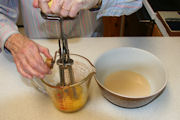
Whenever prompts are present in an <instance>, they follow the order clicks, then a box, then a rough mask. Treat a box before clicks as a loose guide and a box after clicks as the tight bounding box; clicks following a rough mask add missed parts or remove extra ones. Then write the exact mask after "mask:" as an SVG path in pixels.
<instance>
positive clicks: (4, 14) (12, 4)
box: [0, 0, 18, 49]
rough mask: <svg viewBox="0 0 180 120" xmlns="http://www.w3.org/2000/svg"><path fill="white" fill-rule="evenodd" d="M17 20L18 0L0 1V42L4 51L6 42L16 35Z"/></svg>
mask: <svg viewBox="0 0 180 120" xmlns="http://www.w3.org/2000/svg"><path fill="white" fill-rule="evenodd" d="M17 18H18V0H2V1H0V42H1V48H2V49H4V44H5V42H6V40H7V39H8V38H9V37H10V36H11V35H13V34H15V33H18V28H17V26H16V21H17Z"/></svg>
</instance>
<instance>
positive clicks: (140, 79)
mask: <svg viewBox="0 0 180 120" xmlns="http://www.w3.org/2000/svg"><path fill="white" fill-rule="evenodd" d="M104 86H105V87H106V88H108V89H109V90H111V91H113V92H115V93H119V94H121V95H125V96H133V97H141V96H147V95H150V93H151V87H150V84H149V82H148V80H147V79H146V78H145V77H144V76H142V75H141V74H138V73H136V72H132V71H117V72H114V73H111V74H110V75H108V76H107V77H106V79H105V81H104Z"/></svg>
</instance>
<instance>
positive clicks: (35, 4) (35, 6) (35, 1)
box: [33, 0, 39, 8]
mask: <svg viewBox="0 0 180 120" xmlns="http://www.w3.org/2000/svg"><path fill="white" fill-rule="evenodd" d="M33 7H34V8H39V4H38V0H33Z"/></svg>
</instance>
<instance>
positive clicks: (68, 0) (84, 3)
mask: <svg viewBox="0 0 180 120" xmlns="http://www.w3.org/2000/svg"><path fill="white" fill-rule="evenodd" d="M98 1H99V0H53V1H52V5H51V7H50V8H49V6H48V2H50V0H34V1H33V6H34V7H35V8H41V10H42V11H43V12H44V13H46V14H47V13H54V14H57V15H59V16H62V17H67V16H69V17H75V16H76V15H77V13H78V12H79V11H80V10H82V9H90V8H92V7H94V6H95V5H96V4H97V3H98Z"/></svg>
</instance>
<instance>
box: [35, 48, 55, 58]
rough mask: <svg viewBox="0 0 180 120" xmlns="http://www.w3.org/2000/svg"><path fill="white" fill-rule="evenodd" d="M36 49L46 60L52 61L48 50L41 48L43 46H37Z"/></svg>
mask: <svg viewBox="0 0 180 120" xmlns="http://www.w3.org/2000/svg"><path fill="white" fill-rule="evenodd" d="M38 48H39V51H40V52H41V53H43V54H44V55H45V56H46V57H47V58H50V59H52V56H51V54H50V53H49V50H48V48H46V47H43V46H41V45H38Z"/></svg>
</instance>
